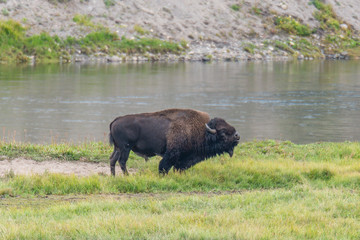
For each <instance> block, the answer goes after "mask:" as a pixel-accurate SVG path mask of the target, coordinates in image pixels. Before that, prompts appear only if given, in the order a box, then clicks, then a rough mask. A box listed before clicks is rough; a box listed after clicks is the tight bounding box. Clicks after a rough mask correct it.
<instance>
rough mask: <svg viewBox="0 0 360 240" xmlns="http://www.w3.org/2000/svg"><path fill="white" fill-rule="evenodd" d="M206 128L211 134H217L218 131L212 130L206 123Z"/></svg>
mask: <svg viewBox="0 0 360 240" xmlns="http://www.w3.org/2000/svg"><path fill="white" fill-rule="evenodd" d="M205 126H206V130H207V131H208V132H209V133H211V134H215V133H216V129H212V128H210V127H209V126H208V125H207V124H206V123H205Z"/></svg>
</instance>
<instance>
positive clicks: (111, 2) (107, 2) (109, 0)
mask: <svg viewBox="0 0 360 240" xmlns="http://www.w3.org/2000/svg"><path fill="white" fill-rule="evenodd" d="M104 4H105V6H106V7H112V6H115V0H104Z"/></svg>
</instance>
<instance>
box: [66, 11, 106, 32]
mask: <svg viewBox="0 0 360 240" xmlns="http://www.w3.org/2000/svg"><path fill="white" fill-rule="evenodd" d="M73 21H74V22H76V23H77V24H79V25H80V26H84V27H89V28H90V29H93V30H105V28H104V27H103V26H102V25H100V24H95V23H93V22H92V21H91V16H89V15H81V14H76V15H75V16H74V18H73Z"/></svg>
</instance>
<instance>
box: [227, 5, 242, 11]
mask: <svg viewBox="0 0 360 240" xmlns="http://www.w3.org/2000/svg"><path fill="white" fill-rule="evenodd" d="M230 8H231V9H232V10H234V11H236V12H238V11H240V8H241V7H240V5H239V4H233V5H231V6H230Z"/></svg>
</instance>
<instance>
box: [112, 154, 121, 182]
mask: <svg viewBox="0 0 360 240" xmlns="http://www.w3.org/2000/svg"><path fill="white" fill-rule="evenodd" d="M119 158H120V152H118V151H116V149H114V151H113V153H112V154H111V156H110V171H111V175H113V176H115V165H116V162H117V161H118V160H119Z"/></svg>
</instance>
